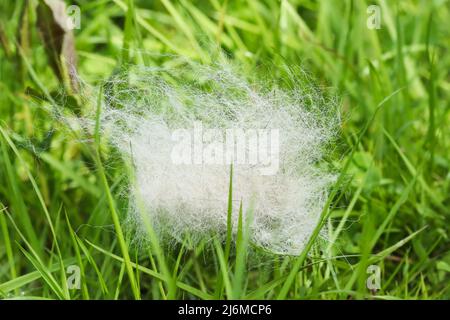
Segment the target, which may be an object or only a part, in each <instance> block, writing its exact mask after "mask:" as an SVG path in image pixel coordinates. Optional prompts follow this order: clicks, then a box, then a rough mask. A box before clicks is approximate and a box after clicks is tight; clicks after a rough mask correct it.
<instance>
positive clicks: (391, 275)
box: [0, 0, 450, 299]
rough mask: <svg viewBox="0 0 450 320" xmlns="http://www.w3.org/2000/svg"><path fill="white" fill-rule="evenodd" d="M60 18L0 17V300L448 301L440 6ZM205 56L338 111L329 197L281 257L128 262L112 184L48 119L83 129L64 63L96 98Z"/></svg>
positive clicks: (102, 1) (448, 204) (118, 166)
mask: <svg viewBox="0 0 450 320" xmlns="http://www.w3.org/2000/svg"><path fill="white" fill-rule="evenodd" d="M55 1H56V0H55ZM58 1H59V0H58ZM58 1H56V2H58ZM47 2H51V1H47ZM59 2H61V1H59ZM64 2H65V3H66V5H67V6H70V5H75V7H70V10H69V12H68V15H70V16H71V17H72V18H73V19H72V21H73V22H78V23H79V24H76V23H75V24H74V25H72V27H74V28H73V30H69V29H71V28H67V30H64V29H63V28H62V27H61V22H60V21H58V19H55V16H56V17H63V15H61V13H58V12H56V11H55V12H53V11H52V7H51V6H49V5H47V4H46V3H45V1H43V0H39V1H38V0H16V1H6V0H2V1H0V298H10V299H17V298H19V299H20V298H25V299H238V298H239V299H240V298H244V299H449V298H450V239H449V236H450V233H449V223H450V170H449V169H450V112H449V110H450V73H449V70H450V53H449V49H450V48H449V47H450V2H449V1H448V0H433V1H431V0H401V1H400V0H398V1H395V0H373V1H366V0H340V1H338V0H317V1H313V0H264V1H258V0H236V1H232V0H229V1H227V0H202V1H200V0H198V1H188V0H174V1H170V0H156V1H144V0H73V1H71V0H65V1H64ZM78 13H79V14H80V15H79V19H78V20H77V17H78V16H77V14H78ZM378 14H379V16H378ZM377 18H379V21H377ZM377 22H379V25H377ZM219 48H220V50H222V51H223V52H224V53H225V54H226V55H227V56H228V57H229V58H230V60H231V61H233V62H234V63H236V64H239V65H241V66H244V68H245V69H247V70H256V69H257V70H266V71H264V72H262V73H263V74H261V75H260V77H261V78H267V79H275V80H280V79H281V80H282V79H283V72H282V66H288V67H301V68H303V69H305V70H307V72H308V74H310V75H311V76H312V77H313V78H314V79H316V81H317V85H319V86H320V87H322V88H325V90H326V91H330V92H333V94H336V95H337V96H338V97H339V108H340V110H341V113H342V124H341V129H340V132H339V137H338V139H337V141H336V144H335V146H334V147H333V148H331V151H330V153H329V154H328V156H327V157H326V158H327V159H326V160H327V162H328V163H329V165H330V166H332V167H333V168H334V170H335V171H336V172H337V173H338V179H337V182H336V184H335V185H334V186H333V188H332V189H331V190H330V195H329V199H328V202H327V204H328V206H327V207H326V209H325V210H324V212H323V213H322V220H321V223H320V225H319V226H318V228H317V229H316V230H315V232H314V233H313V236H312V238H311V239H310V242H309V243H308V245H307V246H306V248H305V250H304V251H303V252H301V253H299V255H298V256H282V255H276V254H271V253H268V252H264V253H262V252H261V253H260V252H259V251H258V250H255V249H253V248H251V244H250V243H249V241H248V237H246V233H245V232H244V230H243V229H245V228H242V225H240V228H238V229H239V230H238V231H237V237H236V241H231V238H230V237H228V238H227V241H226V242H225V243H222V242H219V241H212V240H211V239H205V241H203V242H200V244H198V245H196V246H195V247H190V246H188V245H186V243H181V244H176V245H170V246H168V245H165V244H164V243H162V242H161V241H159V240H158V237H157V236H156V235H155V234H154V233H153V232H152V231H151V230H150V231H149V239H150V241H149V244H148V245H147V246H137V245H136V243H135V242H134V241H133V231H132V230H131V229H129V228H128V227H127V224H126V223H125V220H126V216H127V207H128V201H127V200H128V199H127V197H126V196H125V197H124V193H126V192H127V191H126V185H127V183H128V182H129V181H130V179H131V178H130V176H131V175H130V168H129V166H128V165H127V164H126V163H124V161H121V160H120V157H118V154H117V151H116V150H114V148H111V146H110V145H109V144H108V141H107V139H102V137H101V136H100V135H99V134H98V131H97V132H96V133H95V134H94V135H93V136H89V135H88V134H84V135H83V134H82V133H74V132H72V131H71V130H69V129H68V128H67V126H65V125H64V123H63V122H61V121H59V120H58V118H57V117H55V112H54V110H56V109H57V110H60V112H64V113H69V112H70V113H72V114H75V115H79V114H83V112H84V111H85V110H84V109H83V107H84V106H85V104H84V102H83V99H82V97H81V95H80V94H79V92H80V90H81V89H80V88H79V87H78V85H77V83H76V82H74V81H73V77H72V76H71V75H72V71H74V70H72V69H71V67H70V65H71V64H70V63H71V62H74V61H75V57H76V60H77V65H76V72H77V73H78V75H79V76H80V77H81V78H82V79H83V81H86V82H87V83H90V84H92V85H96V84H99V83H101V82H102V81H103V80H105V79H107V78H108V77H110V76H111V75H112V74H114V73H116V72H117V71H118V70H119V68H121V69H124V68H127V66H129V65H130V64H137V65H146V66H161V65H164V64H167V63H170V61H171V57H173V56H184V57H188V58H190V59H192V60H194V61H197V62H199V63H203V64H208V63H211V62H213V60H214V58H213V54H212V52H213V51H214V50H218V49H219ZM261 66H270V67H268V68H262V67H261ZM224 197H225V198H226V197H227V195H226V194H224ZM232 214H239V213H238V212H233V213H232ZM320 227H323V228H324V229H323V230H326V233H327V238H328V241H327V242H326V243H320V245H316V244H317V243H318V241H317V239H318V234H319V231H320V230H319V229H320ZM149 229H151V228H149ZM130 230H131V231H130ZM322 242H323V241H322ZM78 276H79V277H78ZM78 280H79V281H78ZM378 280H379V281H378ZM367 283H372V284H375V287H371V286H370V285H369V286H368V285H367ZM378 285H379V286H378ZM74 287H75V288H74Z"/></svg>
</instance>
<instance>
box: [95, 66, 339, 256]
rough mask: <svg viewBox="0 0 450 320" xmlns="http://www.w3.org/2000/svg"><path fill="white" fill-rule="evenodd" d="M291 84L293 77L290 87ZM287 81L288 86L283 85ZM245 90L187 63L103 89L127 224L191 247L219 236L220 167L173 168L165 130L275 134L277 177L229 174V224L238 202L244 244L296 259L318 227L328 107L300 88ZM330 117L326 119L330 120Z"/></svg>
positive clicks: (330, 124)
mask: <svg viewBox="0 0 450 320" xmlns="http://www.w3.org/2000/svg"><path fill="white" fill-rule="evenodd" d="M292 79H293V78H292ZM292 79H291V80H292ZM286 87H288V88H289V89H282V88H280V86H277V85H275V84H274V83H273V84H267V83H258V82H257V81H250V80H248V78H247V77H245V76H243V75H240V74H239V71H237V70H236V69H235V68H233V67H231V66H229V65H228V64H225V65H223V64H221V65H219V64H217V65H214V66H202V65H199V64H193V63H192V62H189V63H187V64H183V65H182V66H177V67H172V68H153V67H142V66H140V67H131V68H130V69H129V70H128V71H127V72H126V73H123V74H120V75H116V76H115V77H113V78H111V79H110V80H109V81H108V82H107V83H106V84H105V85H104V88H105V89H104V93H105V97H106V98H105V103H104V106H103V110H102V113H101V124H102V132H103V133H104V134H107V135H108V136H109V137H110V141H111V142H112V143H113V144H114V145H115V146H116V147H117V148H118V150H119V151H120V152H121V154H122V155H123V157H124V158H125V159H127V160H129V161H131V163H132V164H133V167H134V179H133V182H132V184H131V186H130V191H131V197H130V198H131V200H132V202H133V203H132V208H133V210H131V213H130V214H131V216H132V217H134V219H135V220H137V221H141V217H142V216H141V215H142V214H144V215H145V217H147V218H149V219H150V221H151V222H152V223H153V227H154V228H155V229H156V230H157V231H158V233H159V234H160V235H163V236H167V235H169V236H170V237H171V238H173V239H176V240H178V241H183V239H184V237H185V236H187V235H189V237H190V239H191V240H193V241H194V242H195V241H198V240H200V239H203V238H205V237H210V236H211V234H219V235H222V236H223V235H224V234H225V233H226V225H227V206H228V192H229V180H230V166H229V164H223V165H220V164H216V165H211V164H203V165H194V164H181V165H180V164H174V163H173V161H172V159H171V150H172V148H173V146H174V143H175V142H174V141H173V140H172V138H171V133H172V132H173V130H175V129H179V128H186V129H191V128H193V127H194V123H195V122H198V121H201V123H202V124H203V126H205V127H206V128H208V127H209V128H220V129H228V128H240V129H244V130H245V129H279V137H280V152H279V162H280V163H279V170H278V172H277V173H276V174H275V175H261V173H260V172H259V171H257V170H254V169H255V168H254V167H253V166H252V165H243V164H241V165H235V166H234V167H233V170H234V174H233V190H232V198H233V225H234V231H236V226H237V217H238V211H239V206H240V203H241V202H242V205H243V212H244V214H245V213H246V212H248V209H249V207H250V206H251V208H252V216H253V220H252V224H251V227H250V230H251V235H250V236H251V241H252V242H253V243H254V244H256V245H258V246H260V247H263V248H265V249H267V250H270V251H272V252H277V253H282V254H293V255H296V254H299V253H300V252H301V250H302V249H303V247H304V245H305V244H306V242H307V241H308V239H309V237H310V235H311V233H312V231H313V230H314V228H315V227H316V225H317V223H318V219H319V216H320V213H321V211H322V210H323V208H324V204H325V201H326V198H327V189H328V188H329V185H330V182H331V181H332V180H333V175H332V174H330V173H329V172H328V171H327V170H324V169H321V168H320V166H319V165H318V164H319V163H320V160H321V158H322V157H323V152H324V146H325V145H326V144H327V143H329V142H330V139H331V138H332V137H333V135H334V134H335V131H336V126H337V124H338V117H337V116H336V114H334V115H333V112H334V111H335V110H336V108H335V105H334V104H333V101H330V100H328V99H325V98H324V97H323V96H322V95H321V94H320V93H319V91H318V90H316V89H315V88H314V87H312V86H311V85H310V84H308V83H307V82H304V81H301V82H296V81H295V80H294V81H293V82H291V83H290V86H286ZM330 110H333V112H330Z"/></svg>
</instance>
